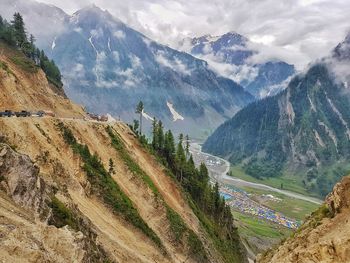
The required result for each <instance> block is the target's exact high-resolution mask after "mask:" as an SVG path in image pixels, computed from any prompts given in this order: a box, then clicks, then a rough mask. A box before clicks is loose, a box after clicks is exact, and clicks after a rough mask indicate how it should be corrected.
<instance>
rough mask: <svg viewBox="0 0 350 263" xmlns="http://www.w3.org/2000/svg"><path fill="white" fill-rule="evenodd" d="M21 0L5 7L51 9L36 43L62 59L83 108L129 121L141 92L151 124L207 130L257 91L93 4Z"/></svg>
mask: <svg viewBox="0 0 350 263" xmlns="http://www.w3.org/2000/svg"><path fill="white" fill-rule="evenodd" d="M22 3H23V2H22V1H18V2H17V4H16V5H15V6H13V5H11V8H9V9H10V10H14V9H16V8H17V9H22V10H24V9H25V10H29V9H26V5H29V4H33V5H34V8H31V9H30V11H31V12H32V15H34V14H35V15H36V16H38V18H37V19H40V17H43V16H44V15H40V14H42V10H43V9H47V12H48V13H49V14H52V13H54V14H55V17H50V18H44V20H43V21H46V19H53V21H54V22H55V21H60V22H59V23H58V22H57V23H58V24H59V25H60V28H59V29H58V30H53V32H51V33H50V34H47V35H46V36H42V39H40V41H38V45H39V46H40V47H42V48H43V49H44V50H45V51H46V53H47V54H48V55H49V56H50V57H51V58H52V59H54V60H55V61H56V63H57V65H58V66H59V67H60V69H61V72H62V75H63V79H64V82H65V91H66V93H67V95H68V96H69V97H70V98H71V99H73V100H74V101H75V102H78V103H80V104H83V105H85V106H86V107H87V110H88V111H91V112H95V113H110V114H112V115H114V116H116V117H118V116H120V117H121V118H122V119H123V120H125V121H128V122H131V121H132V120H133V119H134V118H135V114H134V111H135V107H136V104H137V103H138V101H140V100H143V102H144V104H145V113H146V114H145V118H146V119H147V120H148V121H146V122H147V123H148V124H150V123H151V119H152V118H153V117H156V118H157V119H161V120H162V121H163V122H164V123H165V125H166V126H167V127H169V128H172V129H174V130H176V131H180V130H181V131H183V132H186V133H190V134H191V135H194V136H198V137H205V136H207V135H208V134H209V132H210V131H211V130H212V129H214V128H216V127H217V126H218V125H219V124H221V123H222V122H223V121H224V120H226V119H228V118H230V117H232V115H233V114H234V113H235V112H237V111H238V110H239V109H240V108H242V107H243V106H245V105H246V104H248V103H249V102H251V101H252V100H253V99H254V98H253V96H252V95H251V94H249V93H248V92H246V91H244V89H243V88H242V87H241V86H240V85H239V84H237V83H235V82H234V81H232V80H230V79H227V78H224V77H221V76H219V75H217V74H216V73H214V72H213V71H212V70H211V69H210V68H209V67H208V64H207V62H206V61H203V60H200V59H196V58H194V57H193V56H191V55H189V54H187V53H184V52H179V51H176V50H174V49H171V48H169V47H167V46H164V45H160V44H158V43H156V42H154V41H152V40H151V39H149V38H147V37H146V36H144V35H142V34H141V33H139V32H137V31H135V30H133V29H131V28H129V27H128V26H127V25H126V24H124V23H123V22H121V21H120V20H118V19H116V18H114V17H113V16H112V15H111V14H109V13H108V12H107V11H103V10H101V9H100V8H98V7H96V6H94V5H91V6H88V7H86V8H84V9H82V10H79V11H78V12H76V13H74V14H73V15H72V16H68V15H67V14H65V13H64V12H63V11H62V10H61V11H60V12H58V11H57V8H56V7H53V6H49V5H43V4H37V3H35V2H30V3H26V4H23V5H22ZM19 6H21V7H19ZM45 12H46V11H45ZM29 14H30V13H29V11H28V12H27V13H26V12H25V13H24V18H25V20H30V19H29ZM26 15H27V16H26ZM57 17H59V18H57ZM50 23H51V25H52V23H53V22H52V21H51V22H50ZM55 23H56V22H55ZM29 24H31V23H29ZM54 34H56V35H54ZM38 38H39V37H38Z"/></svg>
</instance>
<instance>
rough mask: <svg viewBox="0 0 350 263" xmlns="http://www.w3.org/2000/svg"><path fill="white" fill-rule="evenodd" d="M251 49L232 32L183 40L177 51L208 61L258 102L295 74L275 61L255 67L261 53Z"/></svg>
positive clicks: (284, 65) (279, 89)
mask: <svg viewBox="0 0 350 263" xmlns="http://www.w3.org/2000/svg"><path fill="white" fill-rule="evenodd" d="M254 45H255V46H254ZM254 45H253V44H252V42H251V41H250V40H249V39H248V38H246V37H245V36H242V35H240V34H238V33H236V32H234V31H231V32H228V33H226V34H223V35H220V36H211V35H204V36H201V37H194V38H186V39H183V40H182V41H180V43H179V47H180V49H182V50H185V51H187V52H188V53H190V54H192V55H194V56H196V57H198V58H200V59H204V60H207V61H208V63H209V65H210V66H211V68H212V69H213V70H214V71H216V72H217V73H218V74H221V75H223V76H225V77H227V78H230V79H233V80H234V81H236V82H238V83H239V84H240V85H242V86H243V87H244V89H245V90H246V91H248V92H250V93H251V94H253V95H254V96H255V97H256V98H257V99H261V98H264V97H266V96H271V95H275V94H277V93H278V92H279V91H281V90H283V89H284V88H285V87H286V86H287V83H286V82H287V81H288V80H289V79H290V77H291V76H293V75H294V74H295V72H296V70H295V68H294V66H293V65H290V64H288V63H286V62H283V61H280V60H276V59H271V60H270V61H266V62H259V63H255V62H254V57H255V56H257V55H259V53H261V52H262V51H258V49H257V47H256V45H257V44H254Z"/></svg>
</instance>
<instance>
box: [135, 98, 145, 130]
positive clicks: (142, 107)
mask: <svg viewBox="0 0 350 263" xmlns="http://www.w3.org/2000/svg"><path fill="white" fill-rule="evenodd" d="M143 110H144V106H143V102H142V101H140V102H139V104H137V107H136V113H138V114H140V135H141V136H142V113H143Z"/></svg>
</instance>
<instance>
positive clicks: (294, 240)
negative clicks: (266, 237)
mask: <svg viewBox="0 0 350 263" xmlns="http://www.w3.org/2000/svg"><path fill="white" fill-rule="evenodd" d="M349 189H350V177H349V176H347V177H344V178H343V179H342V180H341V181H340V182H339V183H337V184H336V185H335V186H334V189H333V192H332V193H331V194H329V195H328V196H327V198H326V202H325V205H324V206H323V207H322V208H320V209H319V210H318V211H316V212H314V213H313V214H312V215H311V216H310V217H309V218H308V219H307V220H306V222H305V223H304V224H303V226H302V227H301V228H300V230H298V231H297V233H296V234H295V235H294V236H293V237H291V238H289V239H287V240H286V241H285V242H284V243H283V244H282V245H281V246H279V247H278V248H276V249H273V250H271V251H269V252H267V253H266V254H265V255H260V256H259V257H258V260H257V262H259V263H283V262H285V263H287V262H293V263H304V262H305V263H306V262H324V263H328V262H329V263H330V262H349V258H350V222H349V216H350V209H349V207H350V190H349Z"/></svg>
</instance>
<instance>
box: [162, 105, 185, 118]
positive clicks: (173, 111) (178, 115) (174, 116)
mask: <svg viewBox="0 0 350 263" xmlns="http://www.w3.org/2000/svg"><path fill="white" fill-rule="evenodd" d="M166 105H167V106H168V108H169V110H170V112H171V114H172V115H173V121H174V122H175V121H177V120H181V121H183V120H184V119H185V118H184V117H182V116H181V115H180V114H179V113H178V112H177V111H176V110H175V109H174V105H173V104H172V103H170V102H169V101H167V102H166Z"/></svg>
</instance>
